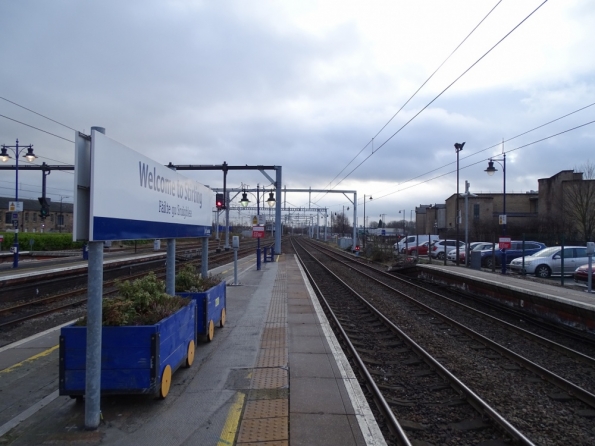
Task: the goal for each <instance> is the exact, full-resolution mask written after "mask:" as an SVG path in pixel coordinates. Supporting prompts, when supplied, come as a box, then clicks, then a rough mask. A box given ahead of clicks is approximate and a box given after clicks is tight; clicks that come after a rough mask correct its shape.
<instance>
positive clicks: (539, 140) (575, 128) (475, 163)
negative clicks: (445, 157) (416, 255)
mask: <svg viewBox="0 0 595 446" xmlns="http://www.w3.org/2000/svg"><path fill="white" fill-rule="evenodd" d="M593 123H595V120H593V121H589V122H585V123H584V124H581V125H578V126H576V127H572V128H570V129H566V130H563V131H561V132H558V133H554V134H553V135H549V136H546V137H544V138H540V139H537V140H535V141H532V142H529V143H527V144H523V145H522V146H519V147H515V148H514V149H510V150H506V151H505V152H504V153H510V152H516V151H517V150H520V149H524V148H525V147H529V146H532V145H534V144H537V143H539V142H543V141H546V140H548V139H550V138H554V137H556V136H560V135H563V134H564V133H568V132H571V131H573V130H578V129H580V128H582V127H586V126H588V125H591V124H593ZM491 158H492V157H489V158H484V159H481V160H479V161H476V162H474V163H472V164H468V165H466V166H464V167H460V168H459V170H464V169H467V168H469V167H472V166H476V165H477V164H480V163H485V162H486V161H488V160H490V159H491ZM454 172H456V170H451V171H448V172H445V173H443V174H440V175H438V176H435V177H432V178H428V179H427V180H424V181H421V182H419V183H415V184H412V185H410V186H407V187H403V188H401V189H398V190H395V191H393V192H388V193H386V194H384V195H380V196H379V197H376V198H374V200H376V201H378V200H381V199H382V198H386V197H388V196H390V195H393V194H396V193H397V192H402V191H404V190H407V189H411V188H413V187H416V186H419V185H420V184H425V183H429V182H430V181H433V180H437V179H438V178H442V177H444V176H446V175H450V174H452V173H454ZM417 178H419V177H417ZM409 181H411V180H409ZM358 204H359V202H358Z"/></svg>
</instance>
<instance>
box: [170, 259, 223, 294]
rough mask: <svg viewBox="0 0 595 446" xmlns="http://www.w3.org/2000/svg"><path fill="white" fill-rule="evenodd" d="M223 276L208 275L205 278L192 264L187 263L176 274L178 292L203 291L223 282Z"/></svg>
mask: <svg viewBox="0 0 595 446" xmlns="http://www.w3.org/2000/svg"><path fill="white" fill-rule="evenodd" d="M221 280H222V279H221V276H219V275H215V276H207V277H205V278H203V277H202V276H201V275H200V274H199V273H197V272H196V268H195V267H193V266H192V265H190V264H187V265H185V266H184V267H183V268H182V269H181V270H180V272H179V273H178V274H176V293H184V292H186V293H202V292H205V291H207V290H208V289H209V288H213V287H214V286H215V285H219V284H220V283H221Z"/></svg>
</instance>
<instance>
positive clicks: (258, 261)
mask: <svg viewBox="0 0 595 446" xmlns="http://www.w3.org/2000/svg"><path fill="white" fill-rule="evenodd" d="M259 189H260V185H259V184H257V185H256V218H257V219H258V216H259V215H260V194H259ZM256 271H260V237H259V238H257V239H256Z"/></svg>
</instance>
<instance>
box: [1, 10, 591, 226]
mask: <svg viewBox="0 0 595 446" xmlns="http://www.w3.org/2000/svg"><path fill="white" fill-rule="evenodd" d="M541 3H542V0H503V1H501V2H498V1H497V0H491V1H479V0H449V1H445V0H416V1H404V0H387V1H369V2H361V1H360V2H356V1H348V0H341V1H307V0H296V1H273V0H260V1H248V0H238V1H227V0H217V1H214V0H213V1H193V0H187V1H183V0H178V1H164V0H159V1H156V0H142V1H141V0H127V1H122V0H118V1H116V0H113V1H109V0H104V1H89V0H87V1H84V0H76V1H74V0H62V1H60V0H52V1H42V0H38V1H32V0H19V1H8V0H4V1H1V2H0V30H2V38H1V39H0V55H1V56H2V63H1V64H0V97H1V98H2V99H0V115H1V116H0V144H6V145H14V144H15V141H16V139H17V138H18V140H19V144H23V145H28V144H33V146H34V150H35V153H36V154H37V156H38V157H39V158H38V159H37V160H36V161H35V162H36V164H41V163H42V162H44V161H45V162H46V163H48V164H52V165H56V164H67V165H72V164H74V143H73V141H74V133H75V132H74V130H77V131H81V132H84V133H89V130H90V127H91V126H102V127H105V128H106V134H107V136H109V137H110V138H112V139H115V140H116V141H118V142H120V143H122V144H124V145H126V146H128V147H130V148H131V149H134V150H136V151H138V152H140V153H142V154H144V155H146V156H148V157H150V158H152V159H155V160H156V161H158V162H160V163H163V164H167V163H169V162H172V163H173V164H203V165H204V164H209V165H211V164H217V165H219V164H221V163H223V162H224V161H226V162H227V163H228V164H230V165H246V164H248V165H258V164H262V165H279V166H282V167H283V185H284V186H286V187H287V188H288V189H290V188H312V189H334V190H357V192H358V199H359V206H360V212H359V214H360V216H361V215H362V214H363V208H362V204H363V196H364V194H365V195H366V196H367V197H368V196H372V197H373V200H372V201H371V202H367V203H366V215H367V216H368V217H369V221H373V220H376V221H377V220H378V218H379V216H380V215H381V214H386V217H385V218H386V220H387V221H391V220H396V219H402V215H403V210H404V211H405V216H406V218H407V219H409V218H410V216H411V211H412V210H414V209H415V207H416V206H419V205H420V204H433V203H444V201H445V200H446V199H447V198H448V197H449V196H451V195H452V194H453V193H455V192H456V152H455V149H454V143H456V142H465V143H466V144H465V147H464V149H463V151H462V152H460V170H459V172H460V191H461V192H463V191H464V184H465V180H468V181H469V182H470V183H471V192H501V191H502V186H503V176H502V169H501V166H499V165H498V164H497V163H496V164H495V166H496V167H497V168H498V169H499V171H498V173H496V174H495V175H494V176H492V177H489V176H488V175H487V174H486V173H485V172H484V170H485V169H486V168H487V165H488V162H487V160H488V158H489V157H490V156H493V157H501V153H502V150H504V151H505V152H506V154H507V157H506V160H507V161H506V190H507V192H526V191H530V190H536V189H537V180H538V179H539V178H547V177H551V176H553V175H555V174H556V173H558V172H559V171H561V170H566V169H575V168H580V166H582V165H584V164H585V163H595V156H594V155H593V154H594V153H595V152H594V149H595V124H588V123H590V122H592V121H594V120H595V105H593V104H595V75H594V73H595V57H593V54H595V2H593V1H592V0H550V1H547V2H546V3H545V4H544V5H543V6H542V7H541V8H539V9H538V10H537V11H536V12H534V13H533V14H532V15H531V16H530V17H528V16H529V15H530V14H531V12H532V11H534V10H535V9H536V8H538V6H539V5H540V4H541ZM492 9H493V11H492V12H491V13H490V11H491V10H492ZM486 16H487V17H486ZM527 17H528V18H527ZM484 18H485V20H484V21H483V22H482V20H483V19H484ZM525 19H526V21H524V23H522V24H520V23H521V22H522V21H523V20H525ZM480 22H481V24H480ZM519 24H520V26H518V28H517V29H516V30H514V31H512V30H513V29H514V28H515V27H516V26H517V25H519ZM476 27H477V29H475V31H473V30H474V28H476ZM472 31H473V33H472V34H471V35H470V36H469V34H470V33H471V32H472ZM511 31H512V32H511ZM509 32H511V33H510V34H509V35H508V36H507V37H506V38H505V36H506V35H507V34H508V33H509ZM467 36H469V37H468V38H467V40H466V41H465V42H464V43H462V45H461V46H460V47H459V48H458V49H457V51H456V52H454V54H452V53H453V51H454V50H455V48H457V46H458V45H459V44H461V42H463V40H464V39H465V38H466V37H467ZM503 38H504V40H502V42H501V43H500V44H499V45H497V46H496V47H495V48H494V49H493V50H492V51H491V52H489V54H487V55H485V54H486V52H488V51H489V50H490V49H491V48H492V47H494V45H496V44H497V43H498V42H499V41H500V40H501V39H503ZM451 54H452V56H451V57H450V58H448V57H449V56H450V55H451ZM484 55H485V57H483V56H484ZM482 57H483V58H482ZM447 58H448V60H447V61H446V63H444V65H443V66H442V67H441V68H440V69H439V70H438V71H437V72H436V74H434V76H433V77H432V78H431V79H430V80H429V81H428V82H427V83H426V84H425V85H424V86H423V88H421V90H420V91H419V92H418V93H417V94H415V92H416V91H417V90H418V89H419V88H420V87H421V86H422V85H423V84H424V82H426V80H427V79H428V78H430V76H431V75H432V73H434V71H435V70H436V69H437V68H438V67H439V66H440V65H441V64H442V63H443V62H444V61H445V60H446V59H447ZM480 59H481V60H480ZM474 64H475V65H474ZM467 70H468V71H467ZM466 71H467V72H466ZM457 79H458V80H457ZM455 81H456V82H455ZM453 82H454V84H453ZM451 84H452V85H451ZM414 94H415V95H414ZM412 96H413V98H412V99H411V100H410V101H409V102H408V103H407V101H408V100H409V99H410V98H411V97H412ZM406 103H407V104H406ZM405 104H406V105H405ZM403 106H404V107H403ZM585 107H586V108H585ZM401 108H402V110H401ZM424 108H425V109H424ZM582 108H584V109H583V110H582V111H578V112H576V113H573V114H571V115H570V116H568V117H565V118H563V119H559V120H557V121H556V122H554V123H552V124H549V125H545V126H543V127H541V128H539V129H536V130H534V131H531V132H529V131H530V130H532V129H534V128H536V127H539V126H542V125H543V124H546V123H548V122H550V121H552V120H555V119H558V118H561V117H563V116H565V115H567V114H569V113H572V112H575V111H577V110H579V109H582ZM399 110H400V111H399ZM397 112H398V113H397ZM36 113H37V114H36ZM395 114H396V116H395ZM40 115H42V116H40ZM393 117H394V118H393ZM48 118H49V119H48ZM584 124H588V125H584ZM583 125H584V126H583ZM577 126H583V127H580V128H578V129H575V130H572V131H567V130H570V129H573V128H575V127H577ZM564 131H567V132H566V133H563V134H560V135H558V136H554V137H551V138H549V137H550V136H552V135H556V134H559V133H561V132H564ZM46 132H47V133H46ZM525 132H529V133H526V134H523V133H525ZM521 134H523V135H521ZM519 135H521V136H519ZM544 138H547V139H544ZM503 140H504V141H505V142H504V143H503V144H502V141H503ZM540 140H543V141H540ZM538 141H540V142H538ZM12 162H13V161H9V163H12ZM24 162H25V161H24V160H23V161H22V163H24ZM114 163H117V160H114ZM184 174H185V175H187V176H189V177H192V178H194V179H196V180H197V181H199V182H201V183H203V184H207V185H209V186H211V187H222V185H223V177H222V174H221V173H220V172H216V173H209V172H184ZM271 175H273V172H271ZM107 180H109V181H117V179H107ZM47 181H48V183H47V187H48V196H49V197H50V198H51V199H52V200H53V201H60V197H62V200H64V202H72V198H71V197H72V195H73V193H72V189H73V186H72V184H73V175H72V173H63V172H52V174H51V175H50V176H48V179H47ZM19 183H20V184H21V188H20V192H19V196H20V197H21V198H36V197H38V196H40V194H41V173H40V172H33V173H29V172H21V173H20V174H19ZM227 184H228V187H241V185H242V184H246V185H249V186H250V187H255V186H256V185H257V184H259V185H261V186H267V187H270V184H269V181H268V180H267V179H266V178H265V177H264V176H262V175H261V174H260V173H258V172H251V171H245V172H244V171H235V172H230V174H229V175H228V183H227ZM14 189H15V176H14V171H0V195H2V196H14ZM312 199H313V201H314V204H313V206H316V207H325V208H329V210H330V211H332V212H337V211H339V212H340V211H342V209H343V206H345V208H346V207H347V206H349V207H350V208H351V203H350V202H349V200H348V199H347V198H346V197H345V196H343V195H342V194H337V193H330V194H320V193H312ZM287 201H288V203H290V204H291V205H292V206H307V205H308V201H309V200H308V194H297V193H293V194H290V193H288V194H287ZM399 210H401V213H400V214H399ZM413 215H414V212H413ZM349 219H350V221H351V214H349ZM359 224H360V225H361V224H362V218H361V217H360V222H359Z"/></svg>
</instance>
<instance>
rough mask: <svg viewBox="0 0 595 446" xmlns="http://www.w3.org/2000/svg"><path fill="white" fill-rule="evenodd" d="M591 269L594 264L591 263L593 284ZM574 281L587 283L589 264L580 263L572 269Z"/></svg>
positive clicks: (594, 283)
mask: <svg viewBox="0 0 595 446" xmlns="http://www.w3.org/2000/svg"><path fill="white" fill-rule="evenodd" d="M593 269H594V266H593V264H592V263H591V285H595V281H594V280H593ZM573 278H574V281H575V282H576V283H578V284H581V285H587V283H588V282H589V264H588V263H587V264H585V265H581V266H579V267H578V268H577V269H575V270H574V273H573Z"/></svg>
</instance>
